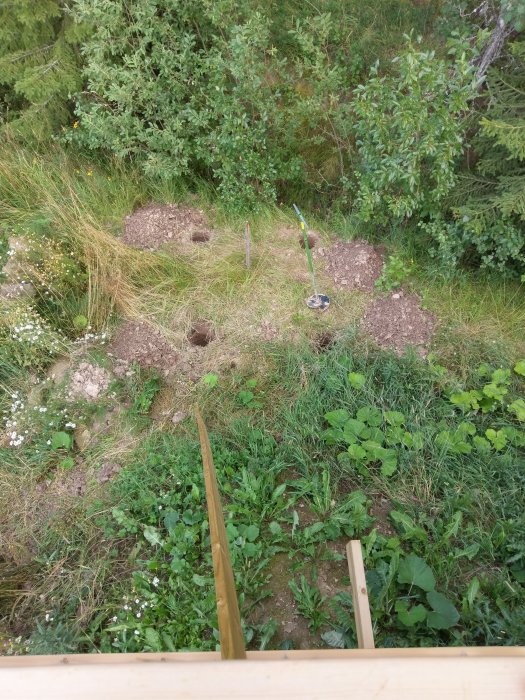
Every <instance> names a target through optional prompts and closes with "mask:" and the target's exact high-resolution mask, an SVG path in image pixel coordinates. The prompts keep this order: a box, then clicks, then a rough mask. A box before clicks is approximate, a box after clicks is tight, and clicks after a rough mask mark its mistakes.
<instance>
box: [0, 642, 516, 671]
mask: <svg viewBox="0 0 525 700" xmlns="http://www.w3.org/2000/svg"><path fill="white" fill-rule="evenodd" d="M246 657H247V658H248V660H250V661H298V660H301V659H309V660H311V661H315V660H321V661H322V660H326V659H345V660H347V661H349V660H351V661H355V660H360V659H393V658H403V659H416V660H417V659H421V658H425V659H439V658H448V659H453V658H459V659H461V658H494V659H505V658H521V659H522V661H523V663H524V664H525V647H421V648H419V647H403V648H401V647H399V648H388V649H290V650H284V649H275V650H269V651H247V652H246ZM220 660H221V655H220V652H218V651H173V652H171V651H165V652H140V653H136V654H61V655H60V654H50V655H49V654H48V655H46V654H42V655H39V656H0V671H1V670H2V669H3V668H10V667H18V668H31V667H36V666H86V665H88V666H93V665H107V664H109V665H117V666H118V665H122V664H127V665H129V664H151V663H156V662H160V663H169V664H178V663H199V662H202V661H206V662H215V661H220Z"/></svg>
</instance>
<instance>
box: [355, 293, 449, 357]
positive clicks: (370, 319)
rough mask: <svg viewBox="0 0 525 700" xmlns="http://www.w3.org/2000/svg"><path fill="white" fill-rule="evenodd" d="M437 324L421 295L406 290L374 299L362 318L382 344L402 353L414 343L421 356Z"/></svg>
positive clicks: (386, 348) (370, 331) (365, 328)
mask: <svg viewBox="0 0 525 700" xmlns="http://www.w3.org/2000/svg"><path fill="white" fill-rule="evenodd" d="M435 325H436V319H435V316H434V315H433V314H431V313H430V312H428V311H424V310H423V309H422V308H421V305H420V301H419V299H418V297H417V296H415V295H414V294H404V293H403V292H397V293H396V294H390V295H389V296H386V297H379V298H377V299H374V300H373V301H372V302H371V303H370V304H369V305H368V306H367V308H366V309H365V313H364V316H363V322H362V327H363V329H364V330H365V331H366V332H367V333H368V334H369V335H370V336H371V337H372V338H373V339H374V340H375V342H376V343H377V344H378V345H379V347H381V348H383V349H385V350H394V352H396V353H397V354H398V355H402V354H403V353H404V352H405V350H406V348H407V346H412V347H415V348H416V350H417V352H418V353H419V354H420V355H421V356H422V357H425V356H426V355H427V353H428V345H429V343H430V340H431V338H432V334H433V332H434V328H435Z"/></svg>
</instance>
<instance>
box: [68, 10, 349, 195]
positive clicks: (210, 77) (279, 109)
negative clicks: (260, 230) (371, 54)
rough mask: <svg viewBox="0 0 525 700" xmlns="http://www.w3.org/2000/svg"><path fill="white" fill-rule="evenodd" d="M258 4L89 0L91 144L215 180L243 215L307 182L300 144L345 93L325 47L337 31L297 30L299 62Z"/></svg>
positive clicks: (318, 24)
mask: <svg viewBox="0 0 525 700" xmlns="http://www.w3.org/2000/svg"><path fill="white" fill-rule="evenodd" d="M252 4H253V3H250V2H249V1H248V0H245V1H244V2H240V3H233V2H231V1H229V0H223V2H221V3H214V4H213V5H210V4H209V3H207V2H203V1H202V0H192V2H185V3H173V2H168V1H167V0H162V1H161V2H158V1H155V2H153V0H148V1H147V2H141V3H136V2H135V3H126V2H123V0H118V1H117V2H114V3H111V6H110V7H108V4H107V3H105V2H101V1H100V0H79V1H78V2H77V4H76V16H77V18H78V19H79V20H81V21H86V22H88V23H90V24H92V25H93V26H95V30H94V33H93V35H92V37H91V38H90V39H88V41H87V42H86V43H85V45H84V47H83V54H84V58H85V61H86V68H85V75H86V79H87V83H88V92H87V95H83V96H82V97H81V99H80V100H79V103H78V105H77V113H78V115H79V118H80V129H79V130H78V131H79V138H80V140H81V141H82V143H84V144H85V145H87V146H88V147H90V148H98V147H104V148H109V149H111V150H112V151H113V152H114V153H116V154H117V155H118V156H121V157H123V156H138V157H139V159H140V160H141V162H142V163H143V167H144V169H145V170H146V172H149V173H152V174H154V175H158V176H161V177H164V178H172V177H181V176H184V177H188V176H190V177H195V176H196V175H197V176H203V177H209V176H211V177H212V178H213V180H214V181H215V182H216V183H217V185H218V188H219V190H220V192H221V195H222V197H223V199H224V200H225V201H226V202H228V203H229V204H231V205H233V206H234V207H237V208H242V207H243V206H250V207H253V206H255V205H256V204H257V202H258V201H259V200H261V199H262V200H274V199H275V197H276V188H277V185H278V183H279V182H280V181H288V182H296V183H301V182H303V183H304V179H305V175H304V173H303V171H302V165H303V159H302V158H301V156H300V154H299V151H300V149H299V146H298V143H299V141H300V140H301V139H305V140H306V141H308V138H309V137H308V133H309V131H311V130H312V129H313V128H314V127H315V126H316V125H318V123H319V121H320V120H321V115H323V114H324V112H325V111H326V109H327V107H329V99H328V95H329V94H332V93H333V94H336V93H337V91H338V90H339V91H340V90H341V87H342V76H341V74H340V73H341V72H340V71H339V72H338V71H337V70H336V69H335V68H330V66H329V65H328V63H329V59H328V58H327V56H326V54H325V53H323V52H322V51H321V50H320V49H322V48H323V43H322V42H323V41H325V42H326V41H327V37H328V35H329V34H330V32H331V27H332V23H331V20H330V18H329V17H328V16H325V15H323V16H321V18H318V19H316V20H315V21H313V22H310V26H309V29H308V31H307V29H305V28H304V27H303V26H302V25H301V24H298V25H297V26H296V28H295V30H294V32H293V34H291V33H290V34H289V36H288V39H289V41H291V42H292V44H293V45H294V47H295V50H294V52H292V53H293V55H294V56H295V58H293V59H291V60H288V59H287V58H286V57H285V56H284V55H283V54H282V53H280V52H279V51H278V50H277V48H276V47H275V46H274V45H273V39H272V35H271V31H270V22H269V20H268V19H267V18H265V17H264V16H263V15H262V14H260V13H258V12H253V11H252V7H251V6H252ZM225 19H226V21H225ZM298 81H302V83H301V84H298ZM301 90H302V91H303V94H301ZM336 102H337V98H336ZM323 118H324V119H326V117H325V116H324V117H323ZM316 138H317V142H318V143H319V141H321V142H323V143H324V142H327V138H326V137H320V135H319V134H316Z"/></svg>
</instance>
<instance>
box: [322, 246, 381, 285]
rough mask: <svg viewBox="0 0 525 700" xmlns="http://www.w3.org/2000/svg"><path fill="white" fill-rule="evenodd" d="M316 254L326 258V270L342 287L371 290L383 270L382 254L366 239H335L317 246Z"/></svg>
mask: <svg viewBox="0 0 525 700" xmlns="http://www.w3.org/2000/svg"><path fill="white" fill-rule="evenodd" d="M317 255H319V256H321V257H323V258H324V259H325V260H326V268H325V269H326V272H327V273H328V274H329V275H331V276H332V277H333V280H334V282H335V284H336V285H337V286H338V287H343V288H344V289H359V290H361V291H363V292H372V291H374V288H375V282H376V280H377V278H378V277H379V276H380V275H381V272H382V270H383V254H382V252H381V251H380V250H379V249H378V248H374V246H371V245H370V244H369V243H366V241H349V242H345V241H337V242H336V243H334V244H333V245H331V246H330V247H329V248H319V249H318V251H317Z"/></svg>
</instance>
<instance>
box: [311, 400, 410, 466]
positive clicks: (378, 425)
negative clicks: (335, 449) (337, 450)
mask: <svg viewBox="0 0 525 700" xmlns="http://www.w3.org/2000/svg"><path fill="white" fill-rule="evenodd" d="M324 417H325V420H326V421H327V422H328V424H329V425H330V426H331V427H330V428H328V429H327V430H325V431H324V433H323V438H324V440H325V442H327V443H328V444H332V445H335V444H340V443H346V444H347V445H348V448H347V451H346V453H342V454H341V455H340V458H341V459H346V458H347V457H349V458H350V461H351V462H352V463H353V464H355V465H356V467H357V469H358V470H359V471H360V473H361V474H365V475H366V474H368V465H370V464H374V463H378V462H379V463H380V464H381V474H382V475H383V476H391V475H392V474H393V473H394V472H395V471H396V469H397V464H398V452H399V449H402V448H406V449H412V448H413V449H419V448H420V447H421V436H420V435H419V433H416V434H411V433H409V432H408V431H407V430H406V429H405V428H404V422H405V416H404V415H403V414H402V413H400V412H399V411H385V412H382V411H381V410H380V409H378V408H376V407H375V406H362V407H361V408H359V410H358V411H357V413H356V416H355V418H352V417H351V416H350V414H349V413H348V411H346V410H345V409H337V410H335V411H329V412H328V413H326V414H325V416H324Z"/></svg>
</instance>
